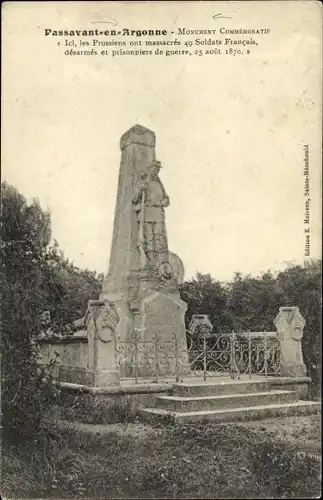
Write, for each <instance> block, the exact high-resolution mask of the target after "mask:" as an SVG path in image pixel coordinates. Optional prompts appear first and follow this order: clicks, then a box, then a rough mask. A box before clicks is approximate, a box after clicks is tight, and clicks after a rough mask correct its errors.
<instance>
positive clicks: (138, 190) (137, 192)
mask: <svg viewBox="0 0 323 500" xmlns="http://www.w3.org/2000/svg"><path fill="white" fill-rule="evenodd" d="M143 189H144V185H143V183H142V182H140V181H139V182H137V184H136V185H135V189H134V194H133V197H132V203H139V202H140V201H141V198H142V193H143Z"/></svg>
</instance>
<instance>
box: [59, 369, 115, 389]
mask: <svg viewBox="0 0 323 500" xmlns="http://www.w3.org/2000/svg"><path fill="white" fill-rule="evenodd" d="M54 378H56V379H57V380H58V381H60V382H70V383H73V384H81V385H86V386H90V387H109V386H115V385H119V384H120V373H119V371H118V370H97V371H94V370H90V369H88V368H76V367H73V366H59V367H56V372H55V374H54Z"/></svg>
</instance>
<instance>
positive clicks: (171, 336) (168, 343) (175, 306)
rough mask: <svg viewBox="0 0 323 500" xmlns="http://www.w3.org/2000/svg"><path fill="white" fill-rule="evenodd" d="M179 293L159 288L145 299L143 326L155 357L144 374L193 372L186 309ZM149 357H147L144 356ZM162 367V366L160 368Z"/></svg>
mask: <svg viewBox="0 0 323 500" xmlns="http://www.w3.org/2000/svg"><path fill="white" fill-rule="evenodd" d="M186 309H187V305H186V303H185V302H183V301H182V300H181V299H180V297H179V294H178V293H177V294H168V293H164V292H162V291H155V292H153V293H151V294H149V295H147V296H146V297H144V298H143V299H142V300H141V304H140V326H139V327H140V328H141V329H142V338H143V340H145V342H146V343H147V344H146V345H147V352H148V353H151V354H149V356H150V358H151V360H150V362H149V363H147V364H146V366H145V365H143V367H142V368H143V370H141V372H142V373H143V375H142V376H145V377H154V376H156V371H157V369H158V375H159V376H163V377H167V376H170V377H171V376H176V374H178V375H181V376H184V375H185V374H186V373H188V372H189V371H190V366H189V361H188V353H187V342H186V328H185V318H184V317H185V311H186ZM143 359H145V356H143ZM157 367H158V368H157Z"/></svg>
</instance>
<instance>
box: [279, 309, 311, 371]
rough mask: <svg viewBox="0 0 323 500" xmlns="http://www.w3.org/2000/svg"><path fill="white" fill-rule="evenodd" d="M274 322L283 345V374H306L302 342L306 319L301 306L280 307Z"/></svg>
mask: <svg viewBox="0 0 323 500" xmlns="http://www.w3.org/2000/svg"><path fill="white" fill-rule="evenodd" d="M274 324H275V327H276V329H277V334H278V338H279V340H280V346H281V366H282V375H285V376H288V377H304V376H306V366H305V364H304V361H303V354H302V344H301V340H302V338H303V330H304V326H305V319H304V318H303V316H302V315H301V313H300V312H299V308H298V307H296V306H293V307H284V306H282V307H280V308H279V313H278V314H277V316H276V318H275V319H274Z"/></svg>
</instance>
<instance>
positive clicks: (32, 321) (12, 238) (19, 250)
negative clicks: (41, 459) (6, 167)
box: [1, 183, 100, 441]
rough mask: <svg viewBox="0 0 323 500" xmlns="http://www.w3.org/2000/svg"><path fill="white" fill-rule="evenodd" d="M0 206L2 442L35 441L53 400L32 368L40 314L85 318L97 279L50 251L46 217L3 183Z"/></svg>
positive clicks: (45, 378) (44, 376)
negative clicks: (47, 313)
mask: <svg viewBox="0 0 323 500" xmlns="http://www.w3.org/2000/svg"><path fill="white" fill-rule="evenodd" d="M1 188H2V189H1V191H2V206H1V259H2V269H1V278H2V284H3V286H2V297H1V299H2V300H1V302H2V325H1V326H2V335H1V354H2V359H1V361H2V369H1V388H2V414H3V415H2V420H3V427H4V436H5V437H6V438H7V439H10V440H13V441H17V440H21V439H29V438H32V437H34V433H35V432H37V429H39V428H40V425H41V421H42V415H43V414H44V412H45V411H46V409H47V408H48V405H49V404H50V402H51V401H52V400H53V398H54V397H55V391H54V390H53V385H52V384H51V377H50V373H43V372H42V371H41V370H40V369H39V368H38V366H37V350H36V348H35V344H34V342H33V341H34V338H35V336H36V335H37V333H38V322H39V317H40V314H41V312H42V311H44V310H45V309H47V310H50V311H52V313H53V320H54V321H56V322H60V323H61V324H63V323H64V322H70V321H73V320H75V319H77V318H78V317H80V316H82V315H84V313H85V310H86V303H87V300H88V299H90V298H96V297H97V296H98V294H99V291H100V279H99V278H98V277H97V276H96V274H95V273H92V272H90V271H88V270H86V271H80V270H78V269H77V268H75V267H74V266H73V264H71V263H69V262H68V261H67V260H66V259H65V258H64V256H63V254H62V252H59V249H58V245H57V243H54V245H50V240H51V221H50V214H49V212H45V211H43V210H42V208H41V207H40V204H39V202H38V201H37V200H33V201H32V202H31V203H29V204H28V203H27V200H26V199H25V198H24V197H23V196H22V195H21V194H20V193H19V192H18V191H17V190H16V189H15V188H14V187H12V186H10V185H8V184H7V183H3V184H2V186H1Z"/></svg>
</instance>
